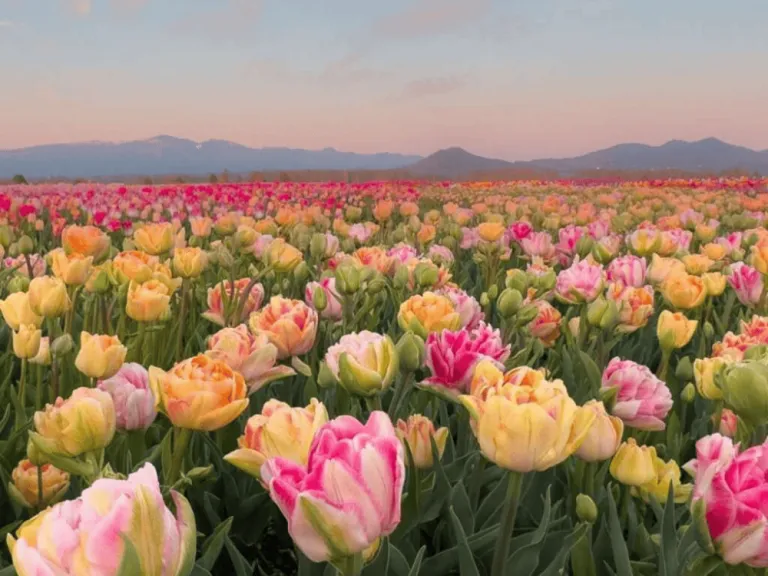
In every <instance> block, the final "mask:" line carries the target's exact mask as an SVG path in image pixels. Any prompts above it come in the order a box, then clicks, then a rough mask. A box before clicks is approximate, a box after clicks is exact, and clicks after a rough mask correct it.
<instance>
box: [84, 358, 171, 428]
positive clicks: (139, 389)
mask: <svg viewBox="0 0 768 576" xmlns="http://www.w3.org/2000/svg"><path fill="white" fill-rule="evenodd" d="M97 387H98V388H99V390H103V391H104V392H106V393H108V394H109V395H110V396H112V402H114V404H115V415H116V420H115V422H116V426H117V429H118V430H146V429H147V428H149V427H150V426H151V424H152V422H154V421H155V418H156V417H157V410H156V409H155V395H154V394H152V390H151V389H150V387H149V374H148V372H147V369H146V368H144V366H142V365H141V364H136V363H133V362H127V363H125V364H123V365H122V367H121V368H120V370H119V371H118V372H117V374H115V375H114V376H112V377H111V378H107V379H106V380H101V381H99V384H98V386H97Z"/></svg>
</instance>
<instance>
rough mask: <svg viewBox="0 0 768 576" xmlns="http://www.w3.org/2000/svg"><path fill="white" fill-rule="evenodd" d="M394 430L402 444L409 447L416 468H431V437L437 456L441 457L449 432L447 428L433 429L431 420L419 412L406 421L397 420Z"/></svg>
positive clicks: (432, 462) (432, 461)
mask: <svg viewBox="0 0 768 576" xmlns="http://www.w3.org/2000/svg"><path fill="white" fill-rule="evenodd" d="M395 432H396V433H397V437H398V438H400V441H401V442H402V443H403V446H404V447H405V446H407V447H408V448H409V449H410V451H411V455H412V456H413V465H414V466H416V468H432V465H433V464H434V459H433V457H432V440H431V439H432V438H434V440H435V446H436V447H437V455H438V458H442V456H443V451H444V450H445V443H446V441H447V440H448V433H449V431H448V428H439V429H437V430H435V425H434V423H433V422H432V420H430V419H429V418H427V417H426V416H422V415H421V414H412V415H411V416H409V417H408V420H407V421H403V420H398V421H397V427H396V428H395Z"/></svg>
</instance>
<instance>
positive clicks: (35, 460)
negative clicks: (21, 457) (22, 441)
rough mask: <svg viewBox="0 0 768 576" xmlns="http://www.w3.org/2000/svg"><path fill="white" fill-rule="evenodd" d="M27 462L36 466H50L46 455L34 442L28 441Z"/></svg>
mask: <svg viewBox="0 0 768 576" xmlns="http://www.w3.org/2000/svg"><path fill="white" fill-rule="evenodd" d="M27 460H29V461H30V462H32V464H34V465H35V466H42V465H43V464H48V460H46V458H45V454H43V453H42V452H40V450H38V448H37V446H35V443H34V442H32V440H27Z"/></svg>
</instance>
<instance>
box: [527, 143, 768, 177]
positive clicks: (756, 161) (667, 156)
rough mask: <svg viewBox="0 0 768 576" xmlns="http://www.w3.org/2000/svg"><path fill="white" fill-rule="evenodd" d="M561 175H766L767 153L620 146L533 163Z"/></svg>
mask: <svg viewBox="0 0 768 576" xmlns="http://www.w3.org/2000/svg"><path fill="white" fill-rule="evenodd" d="M532 163H533V164H535V165H537V166H541V167H543V168H550V169H554V170H557V171H558V172H561V173H563V174H568V173H571V172H576V171H579V170H659V171H661V170H684V171H687V172H721V171H724V170H736V169H739V170H744V171H747V172H759V173H761V174H768V150H763V151H760V152H758V151H756V150H752V149H750V148H746V147H744V146H735V145H733V144H728V143H726V142H723V141H722V140H718V139H717V138H706V139H704V140H698V141H696V142H685V141H683V140H671V141H669V142H667V143H666V144H662V145H661V146H649V145H647V144H619V145H618V146H612V147H611V148H606V149H604V150H598V151H596V152H590V153H589V154H585V155H583V156H578V157H576V158H564V159H544V160H534V161H533V162H532Z"/></svg>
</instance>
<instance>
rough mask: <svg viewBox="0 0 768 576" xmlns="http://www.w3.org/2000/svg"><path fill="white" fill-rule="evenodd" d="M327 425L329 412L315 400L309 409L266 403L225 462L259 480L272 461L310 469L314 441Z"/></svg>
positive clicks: (272, 402)
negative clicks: (267, 463)
mask: <svg viewBox="0 0 768 576" xmlns="http://www.w3.org/2000/svg"><path fill="white" fill-rule="evenodd" d="M326 422H328V411H327V410H326V409H325V405H324V404H323V403H322V402H318V401H317V399H315V398H313V399H312V401H311V402H310V403H309V406H307V407H305V408H292V407H291V406H289V405H288V404H286V403H285V402H281V401H279V400H276V399H274V398H273V399H271V400H268V401H267V402H266V404H264V407H263V408H262V410H261V414H256V415H255V416H251V417H250V418H249V419H248V423H247V424H246V425H245V433H244V434H243V435H242V436H240V438H239V439H238V441H237V445H238V449H237V450H235V451H234V452H230V453H229V454H227V455H226V456H224V459H225V460H226V461H227V462H229V463H230V464H232V465H233V466H236V467H238V468H240V469H241V470H243V471H244V472H247V473H248V474H250V475H251V476H254V477H255V478H259V477H260V475H261V465H262V464H264V462H266V461H267V460H269V459H270V458H276V457H280V458H287V459H288V460H291V461H293V462H296V463H297V464H301V465H304V466H306V464H307V458H308V456H309V447H310V446H311V445H312V440H313V439H314V437H315V434H316V433H317V431H318V430H319V429H320V427H322V426H323V425H324V424H325V423H326Z"/></svg>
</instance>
